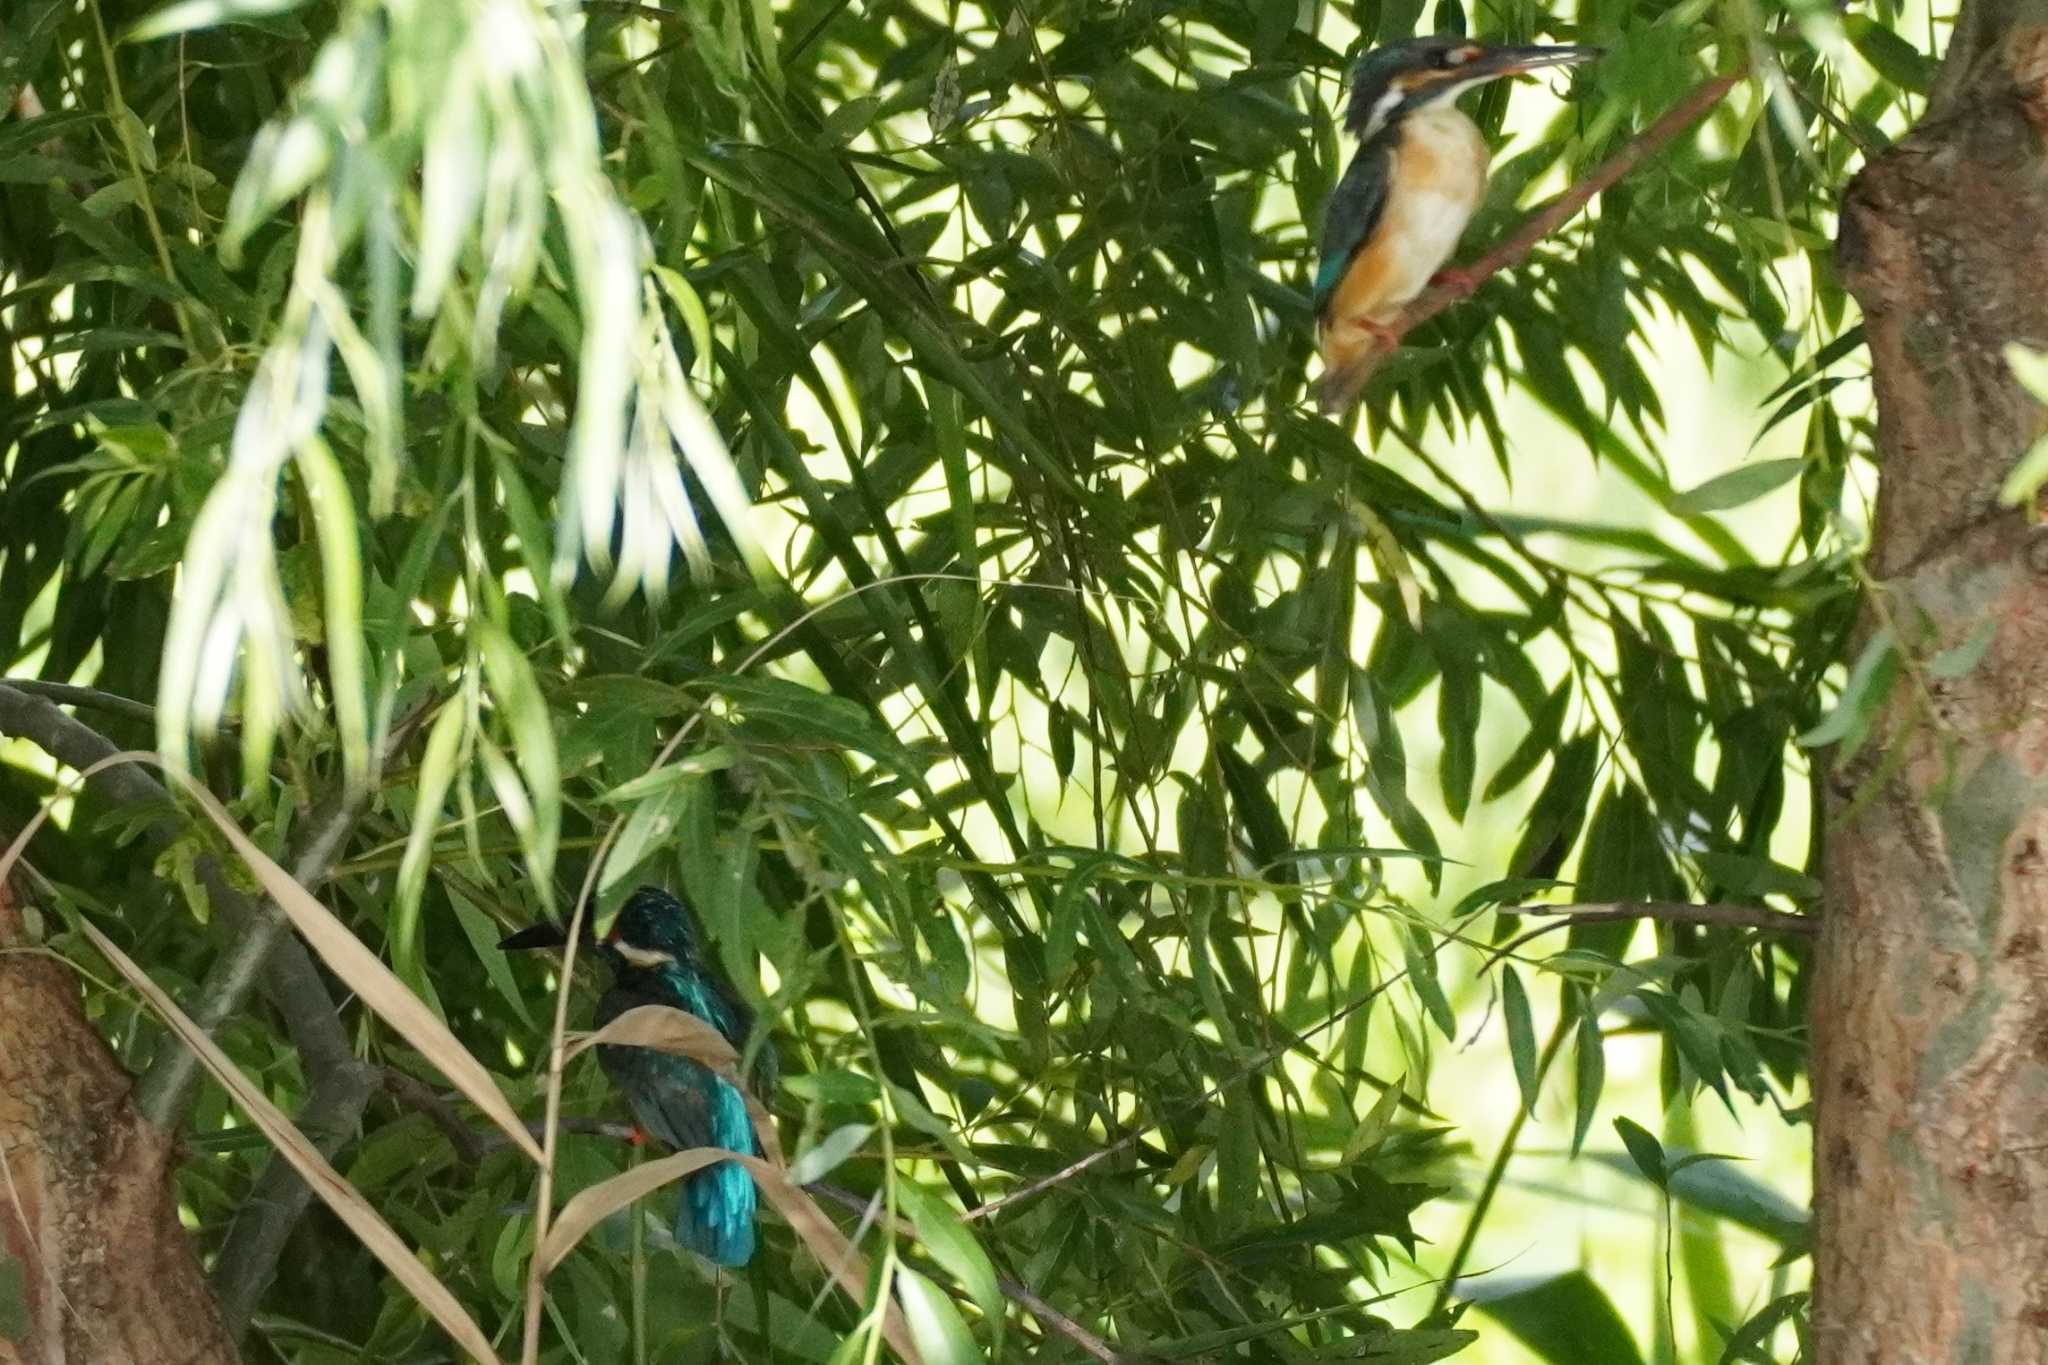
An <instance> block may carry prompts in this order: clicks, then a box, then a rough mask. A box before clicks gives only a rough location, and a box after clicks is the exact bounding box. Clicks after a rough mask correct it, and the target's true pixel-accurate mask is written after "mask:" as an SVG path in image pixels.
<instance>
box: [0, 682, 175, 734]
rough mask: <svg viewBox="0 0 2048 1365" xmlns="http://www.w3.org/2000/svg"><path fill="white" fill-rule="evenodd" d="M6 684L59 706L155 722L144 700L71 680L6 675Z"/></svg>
mask: <svg viewBox="0 0 2048 1365" xmlns="http://www.w3.org/2000/svg"><path fill="white" fill-rule="evenodd" d="M7 685H8V686H9V687H11V688H13V689H14V690H15V691H17V692H26V693H28V694H29V695H30V696H31V697H41V698H43V699H44V700H45V701H53V702H56V703H57V704H58V705H60V706H82V707H84V708H85V709H87V710H89V711H104V712H106V713H107V714H108V715H110V716H125V717H127V718H128V719H129V720H139V721H142V722H144V723H145V724H149V725H154V724H156V708H155V707H154V706H151V705H150V704H149V703H148V702H141V701H136V700H134V699H133V698H132V697H123V696H120V695H118V694H117V693H113V692H103V691H101V690H100V689H99V688H97V687H77V686H74V685H73V684H71V683H56V682H44V681H43V680H42V679H40V678H9V679H8V680H7Z"/></svg>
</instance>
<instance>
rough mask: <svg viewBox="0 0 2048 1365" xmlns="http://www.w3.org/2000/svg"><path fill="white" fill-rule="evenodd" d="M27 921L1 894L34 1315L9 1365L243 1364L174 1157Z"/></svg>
mask: <svg viewBox="0 0 2048 1365" xmlns="http://www.w3.org/2000/svg"><path fill="white" fill-rule="evenodd" d="M21 923H22V922H21V916H20V914H19V912H18V910H17V909H16V907H15V906H14V904H13V900H12V897H11V896H10V895H9V894H8V888H7V887H6V886H5V885H4V884H0V1270H8V1273H7V1274H6V1275H5V1276H4V1278H5V1279H7V1280H10V1281H12V1282H13V1284H15V1285H18V1286H19V1289H20V1293H21V1300H22V1303H23V1304H24V1305H25V1307H26V1310H27V1312H26V1316H25V1323H24V1321H23V1320H22V1319H21V1318H20V1316H19V1315H14V1316H15V1320H14V1321H12V1322H10V1323H9V1327H10V1332H9V1333H7V1334H0V1365H211V1363H212V1362H233V1361H234V1360H235V1359H236V1358H237V1357H236V1353H235V1346H234V1342H233V1341H232V1340H230V1339H229V1338H228V1336H227V1335H226V1333H225V1332H224V1331H223V1330H222V1329H221V1325H220V1316H219V1314H218V1312H217V1311H216V1309H215V1307H214V1301H213V1295H212V1294H211V1293H210V1292H208V1290H207V1287H206V1280H205V1277H204V1276H203V1275H202V1274H201V1272H200V1268H199V1263H198V1260H197V1258H196V1257H195V1256H194V1254H193V1250H192V1245H191V1239H190V1238H189V1237H187V1236H186V1233H185V1230H184V1228H183V1227H181V1226H180V1225H179V1223H178V1211H177V1205H176V1202H175V1200H174V1199H173V1197H172V1194H171V1185H170V1163H171V1159H172V1155H173V1154H172V1150H171V1145H170V1143H169V1142H168V1141H167V1140H166V1139H165V1138H164V1137H163V1136H162V1135H161V1134H159V1133H158V1132H157V1130H156V1129H155V1128H153V1127H151V1126H150V1125H149V1124H148V1123H146V1122H145V1121H144V1120H143V1118H142V1116H141V1115H140V1114H138V1113H137V1112H136V1110H135V1106H134V1105H133V1104H132V1103H131V1102H130V1100H129V1092H130V1090H131V1089H132V1088H133V1084H134V1083H133V1081H132V1080H131V1078H130V1077H129V1075H128V1073H127V1072H126V1071H124V1070H123V1069H122V1068H121V1064H120V1063H119V1062H118V1061H116V1060H115V1058H114V1055H113V1053H111V1052H109V1051H108V1050H107V1045H106V1043H105V1041H104V1040H102V1039H101V1037H100V1035H99V1033H98V1032H97V1031H96V1030H95V1029H94V1028H93V1027H92V1025H91V1024H90V1023H88V1022H87V1021H86V1018H85V1015H84V1013H83V1011H82V1010H81V1009H80V1007H79V992H78V982H77V979H76V978H75V977H74V976H73V975H72V973H71V971H70V970H69V969H68V968H66V967H65V966H64V965H63V964H61V963H59V962H56V961H53V960H52V959H50V958H48V957H46V956H43V955H41V954H38V953H36V952H34V951H32V949H31V948H30V945H28V944H27V943H26V942H25V940H24V937H23V934H22V932H21ZM10 1260H11V1263H12V1265H11V1269H10V1268H9V1267H7V1266H6V1265H5V1264H4V1262H5V1261H10ZM24 1327H25V1330H23V1331H20V1332H15V1331H14V1330H13V1329H17V1328H24Z"/></svg>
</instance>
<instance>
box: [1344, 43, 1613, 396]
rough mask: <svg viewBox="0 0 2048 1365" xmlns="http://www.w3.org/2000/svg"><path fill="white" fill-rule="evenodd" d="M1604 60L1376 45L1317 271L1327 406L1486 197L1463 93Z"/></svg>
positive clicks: (1349, 388) (1355, 375)
mask: <svg viewBox="0 0 2048 1365" xmlns="http://www.w3.org/2000/svg"><path fill="white" fill-rule="evenodd" d="M1599 55H1600V49H1598V48H1595V47H1576V46H1547V47H1545V46H1539V47H1490V46H1487V45H1486V44H1483V43H1475V42H1473V41H1471V40H1470V39H1467V38H1457V37H1447V36H1437V37H1430V38H1414V39H1410V40H1409V41H1407V42H1404V43H1393V44H1390V45H1389V46H1386V47H1381V48H1375V49H1374V50H1373V51H1371V52H1368V53H1367V54H1366V55H1365V56H1364V57H1363V58H1361V59H1360V60H1359V63H1358V67H1357V69H1356V70H1355V71H1354V72H1353V73H1352V77H1351V99H1350V102H1349V104H1348V105H1347V107H1346V109H1345V113H1344V127H1345V128H1346V129H1347V130H1348V131H1350V132H1352V133H1355V134H1356V135H1357V136H1358V144H1359V145H1358V153H1357V155H1356V156H1354V157H1352V158H1351V165H1350V166H1349V167H1347V168H1346V169H1345V172H1344V178H1343V179H1342V180H1340V181H1338V182H1337V188H1336V190H1335V191H1334V192H1333V193H1332V194H1331V196H1330V205H1329V210H1328V215H1327V217H1326V219H1325V221H1324V224H1323V259H1322V264H1321V265H1320V267H1319V268H1318V269H1317V271H1316V284H1315V308H1316V335H1317V340H1318V343H1319V345H1320V347H1321V349H1322V354H1323V375H1322V380H1321V390H1320V401H1321V406H1322V410H1323V411H1324V412H1338V411H1341V410H1342V409H1344V408H1345V407H1347V406H1349V404H1350V403H1351V401H1352V400H1353V399H1354V398H1356V397H1357V396H1358V390H1359V389H1360V388H1361V387H1362V386H1363V385H1364V383H1365V380H1366V376H1367V375H1369V374H1370V373H1371V372H1372V366H1373V362H1374V360H1375V359H1376V358H1377V356H1378V354H1379V352H1381V351H1383V350H1386V349H1388V348H1390V347H1391V346H1392V345H1393V342H1394V334H1393V332H1392V331H1391V330H1390V324H1392V323H1393V321H1394V319H1395V318H1396V316H1397V315H1398V314H1399V313H1400V311H1401V309H1402V307H1403V306H1404V305H1406V304H1407V303H1408V302H1409V301H1410V300H1411V299H1413V298H1415V297H1416V296H1417V295H1418V294H1420V293H1422V291H1423V290H1424V289H1426V288H1428V287H1429V286H1430V284H1431V283H1433V282H1436V281H1438V280H1439V279H1440V278H1442V277H1441V276H1440V274H1439V272H1440V271H1441V268H1442V266H1443V263H1444V262H1445V261H1447V260H1449V259H1450V256H1451V252H1452V251H1454V250H1455V249H1456V248H1457V245H1458V238H1459V237H1460V236H1461V235H1462V234H1463V233H1464V231H1465V224H1466V223H1467V222H1468V221H1470V220H1471V217H1472V214H1473V212H1474V211H1475V210H1476V209H1477V208H1478V207H1479V203H1480V201H1481V199H1483V198H1484V197H1485V194H1486V171H1487V163H1488V162H1489V161H1490V160H1491V153H1490V152H1489V151H1488V149H1487V146H1486V138H1485V137H1484V136H1483V135H1482V134H1481V133H1480V131H1479V128H1478V125H1476V124H1474V123H1473V122H1472V120H1471V119H1469V118H1467V117H1465V115H1463V114H1461V113H1459V112H1458V106H1457V99H1458V96H1459V95H1460V94H1462V93H1463V92H1464V91H1466V90H1469V89H1470V88H1472V87H1473V86H1475V85H1479V84H1482V83H1483V82H1486V81H1491V80H1498V79H1500V78H1501V77H1502V76H1517V75H1520V74H1522V73H1523V72H1525V71H1536V70H1540V69H1542V68H1545V67H1563V66H1576V65H1578V64H1579V63H1581V62H1588V61H1591V60H1593V58H1595V57H1597V56H1599ZM1444 273H1445V274H1446V275H1447V274H1448V273H1449V272H1444Z"/></svg>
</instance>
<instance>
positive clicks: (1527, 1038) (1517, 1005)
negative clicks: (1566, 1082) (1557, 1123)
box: [1500, 963, 1541, 1114]
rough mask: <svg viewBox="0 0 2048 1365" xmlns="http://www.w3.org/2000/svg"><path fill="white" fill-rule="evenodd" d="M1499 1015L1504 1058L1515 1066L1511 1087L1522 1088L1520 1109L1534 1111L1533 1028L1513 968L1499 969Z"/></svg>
mask: <svg viewBox="0 0 2048 1365" xmlns="http://www.w3.org/2000/svg"><path fill="white" fill-rule="evenodd" d="M1500 971H1501V979H1500V988H1501V1014H1502V1016H1503V1017H1504V1018H1505V1019H1506V1020H1507V1026H1508V1056H1509V1058H1510V1059H1512V1060H1513V1062H1514V1066H1515V1084H1516V1085H1518V1086H1520V1087H1521V1089H1522V1109H1523V1111H1524V1112H1526V1113H1532V1114H1533V1113H1534V1112H1535V1111H1536V1091H1537V1087H1538V1086H1539V1085H1540V1084H1541V1078H1540V1077H1539V1076H1538V1075H1537V1073H1536V1026H1535V1024H1534V1022H1532V1020H1531V1019H1530V1016H1529V997H1528V995H1527V994H1525V993H1524V992H1523V990H1522V978H1521V975H1520V973H1518V972H1516V971H1515V969H1514V968H1513V967H1510V966H1508V965H1506V964H1505V963H1504V964H1502V966H1501V969H1500Z"/></svg>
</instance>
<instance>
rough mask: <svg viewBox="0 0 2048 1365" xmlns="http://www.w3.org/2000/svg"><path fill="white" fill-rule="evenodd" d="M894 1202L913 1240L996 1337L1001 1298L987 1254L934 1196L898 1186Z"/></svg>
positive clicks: (911, 1187)
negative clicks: (913, 1233)
mask: <svg viewBox="0 0 2048 1365" xmlns="http://www.w3.org/2000/svg"><path fill="white" fill-rule="evenodd" d="M896 1199H897V1202H898V1204H899V1205H901V1206H902V1207H903V1209H904V1210H905V1211H906V1212H907V1213H908V1214H909V1215H910V1223H911V1226H912V1227H914V1228H915V1229H916V1230H917V1239H918V1240H919V1241H920V1242H922V1243H924V1249H925V1252H926V1254H928V1255H929V1256H930V1257H931V1258H932V1259H933V1260H934V1261H937V1262H938V1263H939V1264H940V1265H941V1266H944V1267H945V1269H946V1273H947V1274H949V1275H951V1276H952V1277H953V1278H954V1279H955V1280H957V1281H958V1282H959V1283H960V1286H961V1287H962V1288H963V1289H965V1290H966V1291H967V1293H968V1296H969V1297H971V1298H972V1299H973V1300H974V1302H975V1305H976V1306H977V1307H978V1308H980V1309H981V1316H982V1319H983V1320H984V1321H985V1322H987V1323H988V1324H989V1329H990V1331H991V1332H992V1333H997V1334H1000V1332H1001V1330H1002V1325H1003V1311H1004V1309H1003V1296H1002V1292H1001V1291H1000V1290H999V1289H998V1288H997V1287H996V1272H995V1267H994V1266H993V1265H991V1264H990V1263H989V1259H988V1253H987V1252H985V1251H983V1250H982V1248H981V1243H980V1242H979V1241H977V1240H975V1238H974V1235H973V1234H972V1233H970V1232H969V1231H968V1230H967V1226H966V1224H964V1223H962V1222H961V1221H960V1219H959V1217H958V1216H957V1215H955V1214H954V1212H953V1211H952V1210H951V1209H950V1208H947V1207H946V1205H945V1204H944V1203H942V1202H941V1201H940V1200H939V1199H938V1198H937V1197H936V1196H934V1195H931V1194H928V1193H926V1192H925V1191H923V1190H921V1189H918V1188H917V1187H916V1186H914V1185H911V1184H909V1183H908V1182H899V1183H898V1184H897V1186H896Z"/></svg>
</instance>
